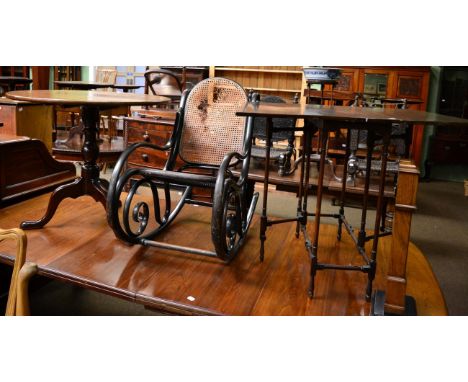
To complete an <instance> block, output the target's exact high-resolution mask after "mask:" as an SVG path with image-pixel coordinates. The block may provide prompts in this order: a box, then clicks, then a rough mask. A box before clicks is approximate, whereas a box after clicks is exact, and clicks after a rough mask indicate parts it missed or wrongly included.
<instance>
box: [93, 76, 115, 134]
mask: <svg viewBox="0 0 468 382" xmlns="http://www.w3.org/2000/svg"><path fill="white" fill-rule="evenodd" d="M116 79H117V70H116V69H108V68H97V69H96V74H95V78H94V80H95V81H96V82H100V83H104V84H109V85H115V81H116ZM96 91H100V92H110V91H114V89H112V88H110V87H109V88H101V89H96ZM113 111H114V110H113V109H109V110H107V111H105V112H101V128H100V130H101V131H102V132H105V131H106V126H107V134H108V137H109V141H111V140H112V138H113V137H115V136H117V129H116V127H115V121H114V120H113V119H112V115H113V114H114V113H113ZM106 121H107V124H106Z"/></svg>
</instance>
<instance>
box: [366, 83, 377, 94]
mask: <svg viewBox="0 0 468 382" xmlns="http://www.w3.org/2000/svg"><path fill="white" fill-rule="evenodd" d="M375 91H376V87H375V84H365V85H364V93H368V94H375Z"/></svg>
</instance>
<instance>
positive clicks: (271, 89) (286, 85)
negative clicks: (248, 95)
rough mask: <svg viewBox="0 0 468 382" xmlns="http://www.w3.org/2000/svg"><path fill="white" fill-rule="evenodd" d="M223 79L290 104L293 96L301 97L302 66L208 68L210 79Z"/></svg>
mask: <svg viewBox="0 0 468 382" xmlns="http://www.w3.org/2000/svg"><path fill="white" fill-rule="evenodd" d="M216 76H219V77H225V78H229V79H231V80H234V81H236V82H238V83H239V84H240V85H241V86H243V87H244V88H245V89H247V90H250V89H252V90H255V91H258V92H260V93H262V94H268V95H277V96H280V97H282V98H284V100H285V101H287V102H292V101H293V99H294V96H295V94H296V93H297V94H298V96H299V97H300V102H301V103H303V102H304V103H305V97H304V96H303V87H304V75H303V71H302V66H210V77H216Z"/></svg>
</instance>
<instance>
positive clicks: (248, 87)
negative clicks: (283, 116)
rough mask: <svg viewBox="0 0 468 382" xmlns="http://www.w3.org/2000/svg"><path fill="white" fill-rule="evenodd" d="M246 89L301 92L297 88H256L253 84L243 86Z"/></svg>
mask: <svg viewBox="0 0 468 382" xmlns="http://www.w3.org/2000/svg"><path fill="white" fill-rule="evenodd" d="M244 87H245V89H246V90H250V89H253V90H260V91H264V92H285V93H299V95H300V94H301V89H299V90H294V89H274V88H258V87H255V86H244Z"/></svg>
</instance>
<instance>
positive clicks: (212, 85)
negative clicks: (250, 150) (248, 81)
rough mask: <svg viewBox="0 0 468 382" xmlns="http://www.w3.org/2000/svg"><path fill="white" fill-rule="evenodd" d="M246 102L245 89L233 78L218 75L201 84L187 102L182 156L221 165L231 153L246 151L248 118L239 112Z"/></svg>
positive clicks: (189, 160)
mask: <svg viewBox="0 0 468 382" xmlns="http://www.w3.org/2000/svg"><path fill="white" fill-rule="evenodd" d="M246 102H247V96H246V94H245V91H244V89H243V88H242V87H241V86H240V85H239V84H238V83H236V82H234V81H232V80H228V79H226V78H218V77H215V78H208V79H206V80H203V81H201V82H200V83H198V84H197V85H196V86H195V87H194V88H193V89H192V91H191V92H190V93H189V95H188V97H187V101H186V103H185V112H184V127H183V130H182V137H181V142H180V150H179V155H180V157H181V158H182V159H183V160H184V161H186V162H188V163H193V164H207V165H214V166H219V165H220V164H221V161H222V160H223V158H224V156H225V155H226V154H227V153H229V152H232V151H235V152H239V153H243V149H244V133H245V127H246V118H245V117H238V116H236V112H237V111H238V110H240V109H241V108H242V107H243V106H244V105H245V103H246Z"/></svg>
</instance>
